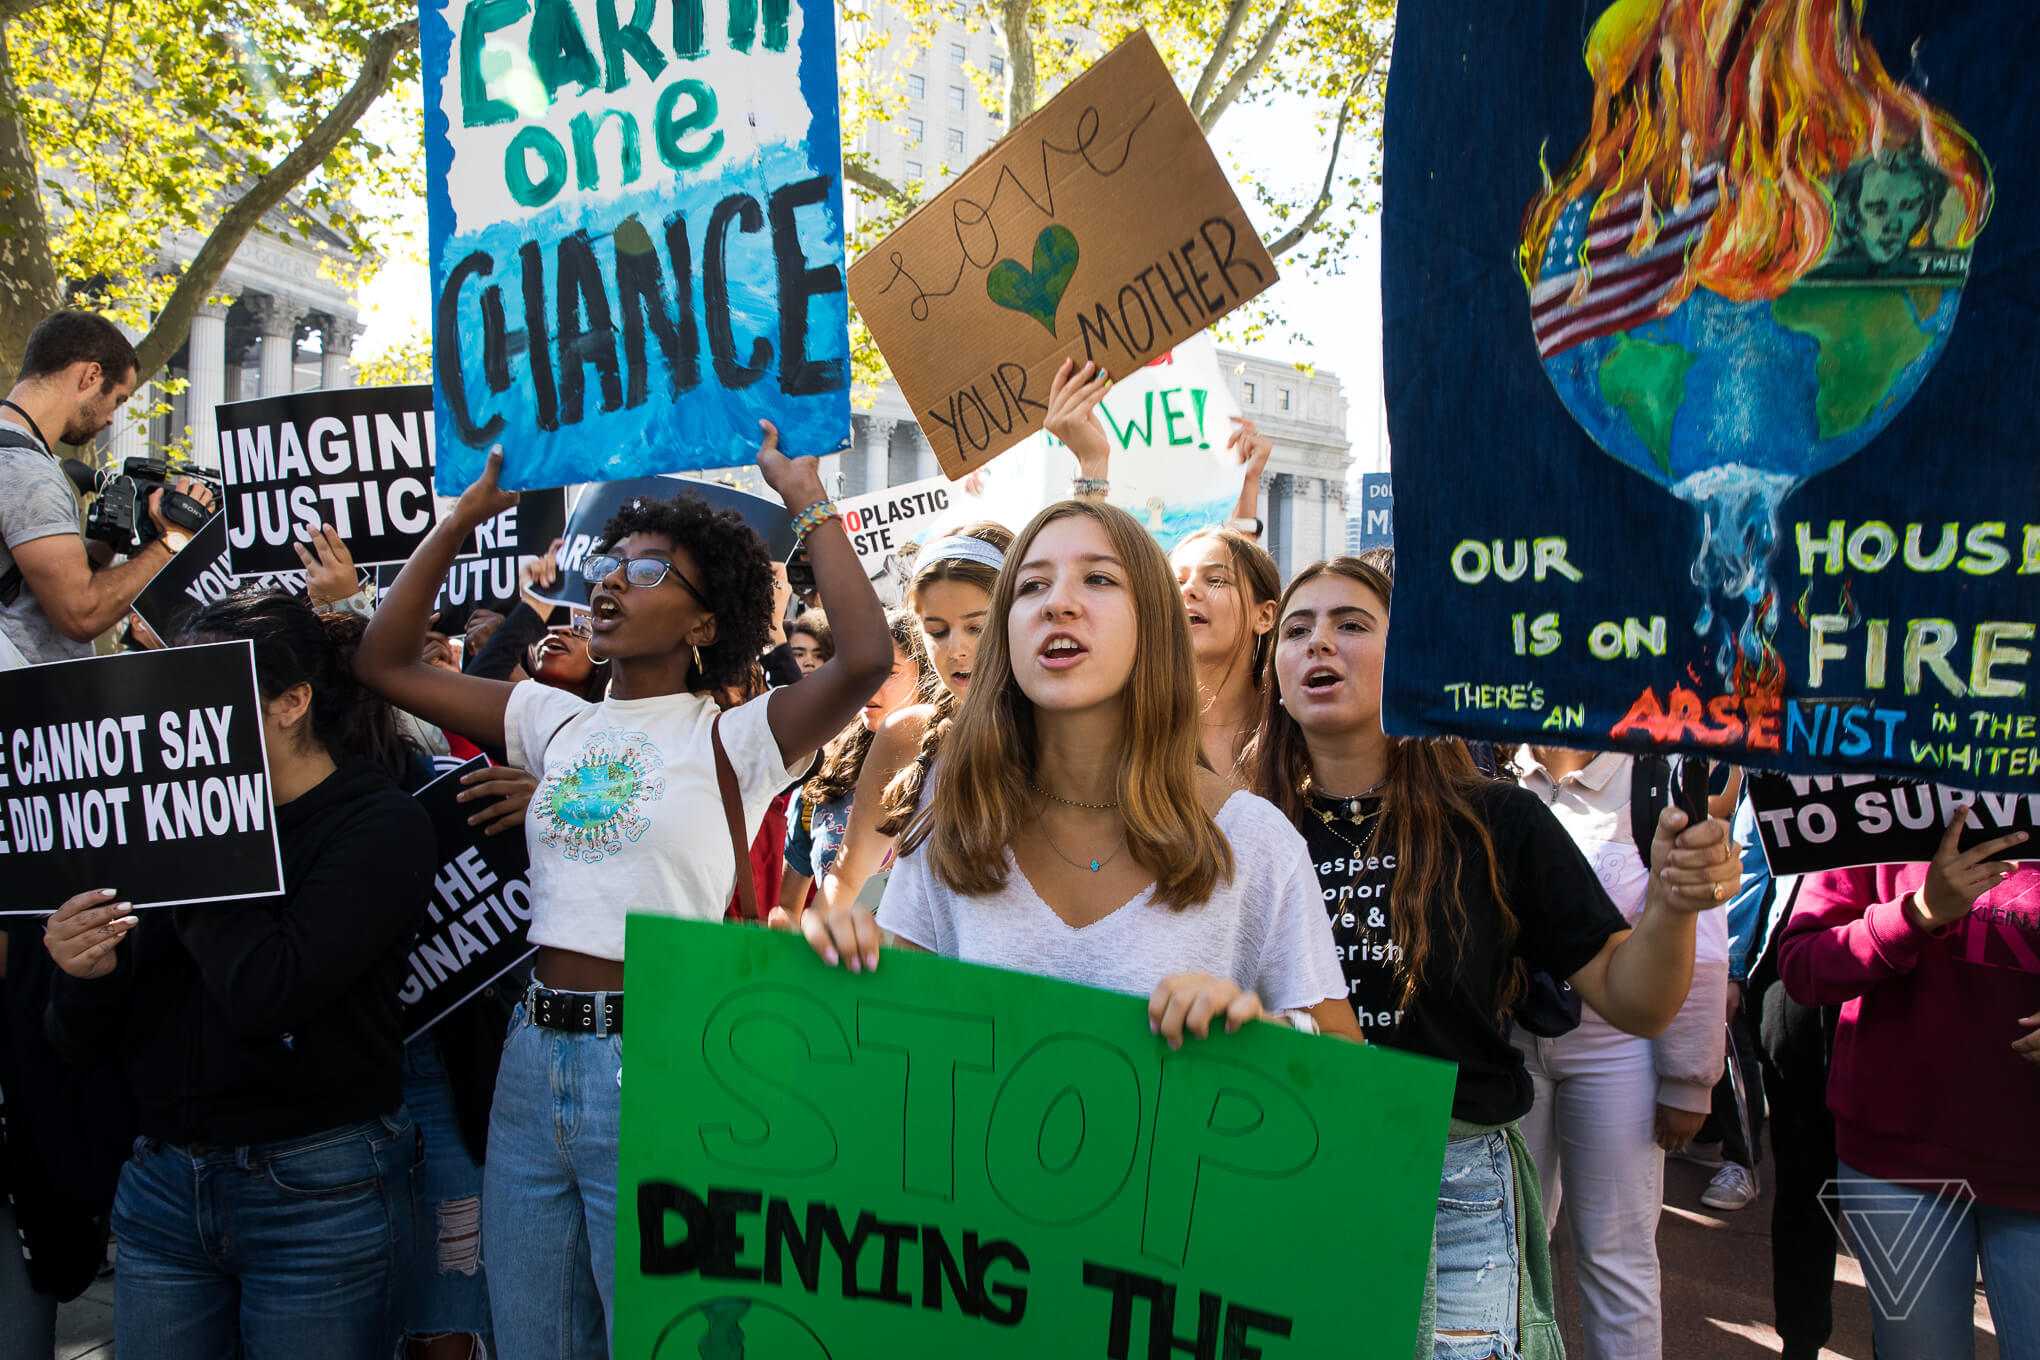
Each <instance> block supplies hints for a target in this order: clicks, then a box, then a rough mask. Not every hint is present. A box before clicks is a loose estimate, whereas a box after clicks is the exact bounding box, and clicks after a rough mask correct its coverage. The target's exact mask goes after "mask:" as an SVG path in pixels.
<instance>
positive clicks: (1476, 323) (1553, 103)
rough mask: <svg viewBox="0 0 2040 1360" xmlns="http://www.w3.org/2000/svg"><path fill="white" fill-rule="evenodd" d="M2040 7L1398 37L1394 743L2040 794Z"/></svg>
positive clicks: (1887, 9)
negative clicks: (1404, 639) (2037, 200)
mask: <svg viewBox="0 0 2040 1360" xmlns="http://www.w3.org/2000/svg"><path fill="white" fill-rule="evenodd" d="M2036 13H2040V12H2036V11H2034V10H2032V8H2031V7H2030V6H2027V5H2023V4H2019V3H2015V2H2012V0H1980V2H1979V3H1976V4H1971V5H1963V6H1946V5H1940V4H1934V3H1929V2H1928V0H1615V2H1614V3H1597V2H1590V3H1589V4H1588V6H1587V13H1586V24H1585V26H1584V28H1582V25H1581V15H1580V12H1579V7H1578V6H1572V5H1559V4H1555V3H1553V4H1545V5H1541V6H1531V5H1522V6H1508V7H1497V6H1492V5H1488V4H1484V3H1480V2H1479V0H1437V2H1436V3H1427V4H1426V5H1424V6H1423V7H1421V8H1420V9H1418V10H1416V11H1415V12H1405V13H1404V14H1403V15H1402V16H1401V22H1400V23H1399V26H1398V32H1397V45H1396V54H1395V68H1394V72H1393V76H1392V81H1391V90H1390V98H1389V110H1388V120H1389V131H1388V136H1387V139H1386V145H1387V148H1388V153H1387V155H1388V159H1387V165H1386V179H1385V201H1386V204H1387V206H1388V210H1389V211H1388V213H1387V215H1386V219H1385V220H1386V223H1387V226H1386V230H1385V233H1384V267H1383V295H1384V303H1385V311H1386V318H1385V336H1386V343H1387V350H1388V353H1387V390H1388V392H1389V394H1390V396H1389V420H1390V433H1391V436H1392V439H1393V446H1394V452H1395V462H1396V464H1397V470H1398V471H1399V472H1401V471H1403V470H1405V469H1407V470H1408V471H1409V474H1410V475H1408V476H1398V477H1397V478H1396V483H1397V486H1396V489H1397V491H1398V493H1399V494H1398V495H1397V497H1396V501H1395V537H1396V542H1397V545H1398V547H1399V549H1400V550H1401V563H1400V565H1401V568H1402V570H1401V572H1400V573H1399V574H1400V576H1401V580H1400V581H1399V582H1398V595H1399V597H1400V598H1399V599H1398V601H1397V604H1398V606H1399V610H1398V612H1402V613H1407V612H1411V607H1412V605H1414V611H1413V612H1415V613H1416V614H1418V615H1419V616H1423V617H1454V618H1460V619H1464V620H1466V621H1467V624H1468V626H1467V627H1466V628H1465V629H1463V630H1456V631H1455V644H1454V646H1453V647H1452V648H1451V649H1425V648H1412V647H1410V646H1408V645H1407V644H1405V645H1404V646H1401V647H1398V648H1397V649H1396V650H1395V652H1394V653H1393V655H1392V656H1391V659H1390V662H1389V689H1388V695H1387V716H1388V720H1389V722H1390V724H1391V726H1392V727H1394V728H1395V729H1397V730H1400V731H1421V732H1437V731H1454V732H1461V733H1465V734H1467V735H1473V736H1481V737H1491V738H1501V739H1508V738H1516V739H1528V738H1530V737H1532V736H1533V735H1534V736H1535V738H1536V739H1538V740H1542V741H1550V742H1553V743H1559V744H1568V745H1585V746H1603V747H1606V746H1615V747H1631V748H1659V749H1672V748H1676V749H1683V750H1690V751H1700V752H1706V753H1712V754H1717V755H1721V756H1725V757H1730V758H1734V759H1737V760H1740V761H1744V762H1747V763H1750V764H1755V765H1762V766H1770V767H1774V768H1779V769H1784V770H1802V771H1819V770H1823V769H1834V768H1841V767H1850V768H1859V769H1865V770H1876V771H1882V772H1886V773H1892V774H1904V773H1926V774H1943V775H1945V774H1946V773H1947V772H1948V771H1951V770H1952V771H1956V772H1959V774H1960V776H1961V781H1962V782H1965V783H1969V784H1972V785H1974V786H1977V787H1991V786H1999V787H2002V786H2006V785H2010V784H2016V783H2019V782H2020V781H2027V782H2030V781H2031V780H2032V779H2033V778H2034V777H2035V775H2036V774H2040V716H2036V705H2035V704H2034V703H2033V701H2032V699H2031V697H2030V696H2031V694H2032V682H2033V681H2034V679H2035V678H2036V677H2035V675H2034V664H2033V654H2032V653H2033V645H2032V644H2033V638H2034V632H2035V623H2034V618H2035V611H2034V609H2033V607H2032V601H2033V594H2034V588H2035V586H2036V584H2040V583H2036V581H2035V579H2034V578H2035V576H2036V574H2040V513H2036V511H2040V473H2036V466H2040V465H2036V462H2035V460H2034V459H2033V457H2032V455H2031V452H2030V427H2031V424H2032V397H2031V393H2032V390H2033V385H2034V381H2035V378H2036V376H2040V375H2036V372H2035V370H2036V367H2040V363H2036V360H2040V324H2036V317H2035V310H2034V304H2033V298H2034V296H2035V294H2034V284H2035V281H2036V272H2040V264H2036V261H2040V241H2036V237H2040V232H2036V225H2040V205H2035V204H2034V203H2032V202H2031V200H2030V194H2031V192H2032V191H2031V188H2030V180H2031V176H2030V175H2028V174H2027V173H2026V169H2025V168H2026V166H2027V164H2028V162H2029V160H2030V158H2031V155H2032V153H2033V151H2034V149H2035V146H2036V141H2040V136H2036V133H2040V101H2036V99H2035V97H2034V95H2033V94H2032V92H2031V91H2030V90H2029V89H2028V83H2029V82H2028V81H2027V79H2026V66H2027V64H2028V62H2027V60H2026V59H2023V58H2022V57H2021V56H2020V53H2021V52H2022V51H2023V52H2027V53H2030V50H2031V46H2030V44H2031V43H2032V42H2033V41H2034V40H2035V39H2036V38H2040V19H2036ZM1583 32H1584V34H1585V50H1584V58H1585V60H1584V64H1582V61H1581V57H1582V50H1581V35H1582V33H1583ZM1504 70H1506V71H1508V72H1510V75H1509V77H1508V79H1507V80H1506V81H1502V80H1496V79H1494V78H1493V75H1494V73H1498V72H1501V71H1504ZM1512 256H1513V259H1512V258H1511V257H1512ZM1512 266H1513V267H1512ZM1469 373H1471V374H1478V375H1480V381H1479V382H1477V383H1474V384H1468V383H1467V382H1465V380H1464V375H1466V374H1469Z"/></svg>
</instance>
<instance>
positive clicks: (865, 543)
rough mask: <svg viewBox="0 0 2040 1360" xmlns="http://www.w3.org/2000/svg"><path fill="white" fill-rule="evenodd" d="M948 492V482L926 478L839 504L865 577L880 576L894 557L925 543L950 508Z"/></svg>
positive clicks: (846, 529) (853, 497)
mask: <svg viewBox="0 0 2040 1360" xmlns="http://www.w3.org/2000/svg"><path fill="white" fill-rule="evenodd" d="M949 493H950V487H949V483H948V481H947V480H946V479H944V478H941V477H927V478H924V479H922V480H921V481H918V482H908V483H907V484H906V485H905V486H894V487H887V488H886V489H885V490H884V491H874V492H872V493H871V494H870V495H868V496H852V497H850V498H849V499H848V500H844V501H841V502H839V503H838V508H840V509H841V510H842V512H843V529H844V531H845V532H846V533H848V534H849V535H850V546H851V547H853V548H855V549H856V550H857V560H858V562H859V563H860V564H862V566H863V567H864V572H865V574H866V575H867V576H872V577H876V576H878V575H879V573H881V572H883V571H884V570H885V569H886V561H887V559H889V558H890V557H892V556H893V554H895V553H897V552H898V551H899V550H900V549H901V548H904V547H906V546H907V545H908V544H910V543H919V542H921V541H923V539H925V538H926V536H927V533H928V530H929V529H930V528H932V527H933V526H934V525H935V524H937V523H939V522H940V521H941V520H942V518H943V514H944V512H945V511H947V510H948V509H949V506H950V494H949Z"/></svg>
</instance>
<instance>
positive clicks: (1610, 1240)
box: [1515, 1010, 1665, 1360]
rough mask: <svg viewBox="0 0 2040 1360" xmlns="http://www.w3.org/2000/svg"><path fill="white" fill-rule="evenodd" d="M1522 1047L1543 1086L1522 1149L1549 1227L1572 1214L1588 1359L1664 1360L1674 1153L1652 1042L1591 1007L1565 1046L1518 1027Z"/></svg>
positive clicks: (1569, 1220) (1538, 1083) (1538, 1090)
mask: <svg viewBox="0 0 2040 1360" xmlns="http://www.w3.org/2000/svg"><path fill="white" fill-rule="evenodd" d="M1515 1043H1516V1048H1517V1050H1518V1051H1519V1052H1521V1053H1522V1054H1523V1059H1524V1062H1525V1063H1526V1064H1527V1065H1528V1067H1529V1069H1530V1079H1531V1082H1532V1084H1533V1085H1534V1086H1535V1088H1536V1098H1535V1103H1534V1104H1532V1106H1531V1107H1530V1113H1529V1114H1527V1115H1525V1116H1524V1117H1523V1141H1524V1142H1525V1143H1527V1144H1528V1145H1529V1148H1530V1156H1531V1158H1532V1159H1533V1160H1534V1161H1536V1163H1537V1181H1538V1186H1539V1188H1540V1189H1541V1190H1542V1191H1543V1192H1544V1217H1545V1227H1546V1229H1547V1230H1548V1229H1553V1228H1556V1227H1557V1226H1558V1215H1559V1210H1560V1208H1561V1207H1563V1209H1564V1211H1565V1215H1566V1222H1567V1223H1568V1224H1569V1225H1570V1226H1571V1228H1572V1240H1573V1258H1574V1262H1575V1273H1576V1275H1577V1277H1578V1280H1579V1289H1580V1318H1581V1322H1582V1324H1583V1327H1582V1330H1583V1331H1584V1332H1585V1333H1586V1357H1587V1360H1659V1357H1660V1355H1661V1354H1662V1352H1663V1348H1664V1318H1663V1312H1662V1308H1661V1303H1660V1299H1661V1290H1660V1288H1659V1276H1658V1255H1657V1229H1658V1215H1659V1213H1660V1211H1661V1210H1662V1209H1663V1207H1664V1198H1665V1154H1664V1149H1663V1148H1660V1147H1659V1146H1658V1145H1657V1141H1656V1138H1655V1123H1656V1118H1657V1088H1658V1079H1657V1070H1656V1067H1655V1065H1654V1063H1653V1062H1652V1058H1651V1042H1650V1040H1648V1039H1639V1038H1637V1037H1636V1036H1635V1035H1633V1034H1624V1033H1623V1032H1622V1031H1621V1030H1618V1029H1616V1028H1615V1027H1614V1026H1613V1025H1610V1024H1609V1023H1608V1022H1607V1021H1605V1020H1603V1019H1601V1017H1600V1016H1598V1015H1595V1014H1594V1013H1593V1011H1591V1010H1588V1011H1587V1012H1586V1013H1585V1014H1584V1015H1583V1016H1582V1017H1581V1019H1580V1027H1579V1028H1578V1029H1576V1030H1574V1031H1573V1032H1572V1033H1570V1034H1568V1035H1566V1036H1565V1037H1563V1038H1560V1039H1539V1038H1536V1037H1535V1036H1533V1035H1528V1034H1524V1033H1522V1032H1521V1031H1520V1030H1519V1031H1518V1032H1517V1033H1516V1036H1515Z"/></svg>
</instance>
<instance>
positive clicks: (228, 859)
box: [0, 642, 283, 915]
mask: <svg viewBox="0 0 2040 1360" xmlns="http://www.w3.org/2000/svg"><path fill="white" fill-rule="evenodd" d="M91 888H112V889H114V890H115V891H116V892H118V893H119V894H120V895H121V899H122V900H125V901H128V902H132V903H134V905H135V906H137V907H162V906H173V905H175V904H177V903H182V902H231V901H238V900H240V899H242V898H249V897H273V896H275V895H276V894H278V893H280V892H282V891H283V859H282V855H281V852H280V851H279V850H278V848H277V843H276V820H275V813H274V810H273V809H272V808H271V807H270V803H269V757H268V751H267V749H266V748H265V746H264V745H263V740H262V702H261V698H260V696H259V694H258V692H257V689H256V684H255V647H254V644H253V643H249V642H215V643H208V644H206V645H204V646H199V647H178V648H172V649H168V650H164V651H154V652H125V653H122V654H120V655H117V656H102V657H86V658H83V659H81V660H77V661H52V662H50V663H48V664H47V665H42V666H27V667H24V668H22V669H20V670H13V671H6V672H0V914H7V915H20V914H40V913H47V912H52V911H55V910H56V909H57V908H58V907H61V906H63V905H64V901H65V899H66V898H69V897H72V896H74V895H76V894H78V893H81V892H84V891H86V890H88V889H91Z"/></svg>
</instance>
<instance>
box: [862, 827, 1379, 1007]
mask: <svg viewBox="0 0 2040 1360" xmlns="http://www.w3.org/2000/svg"><path fill="white" fill-rule="evenodd" d="M1217 821H1218V829H1219V830H1220V831H1222V832H1224V833H1225V837H1226V839H1227V840H1228V841H1230V842H1232V851H1233V862H1234V868H1233V876H1232V878H1231V880H1230V881H1229V882H1224V883H1221V884H1219V886H1218V887H1217V889H1216V890H1214V891H1213V892H1212V894H1211V896H1210V897H1209V898H1208V899H1206V900H1205V901H1204V902H1202V903H1199V904H1198V905H1196V906H1192V907H1186V908H1184V909H1183V910H1181V911H1172V910H1170V909H1169V908H1168V907H1167V906H1165V905H1162V904H1160V903H1158V902H1156V901H1154V889H1153V885H1149V886H1148V887H1147V888H1143V889H1142V890H1141V891H1140V892H1139V893H1138V894H1137V895H1135V896H1134V897H1133V898H1132V899H1130V900H1129V901H1127V902H1126V903H1125V905H1123V906H1121V907H1119V908H1118V909H1117V910H1116V911H1114V912H1113V913H1112V914H1111V915H1109V916H1106V917H1104V918H1102V919H1101V920H1097V921H1094V922H1092V923H1091V924H1090V925H1087V926H1083V927H1076V926H1072V925H1070V924H1069V923H1068V922H1067V921H1065V920H1063V919H1062V917H1060V916H1058V915H1056V914H1055V909H1054V908H1052V907H1050V906H1049V905H1048V903H1046V902H1044V901H1043V900H1042V899H1041V895H1040V894H1039V893H1037V892H1036V891H1035V890H1034V886H1033V885H1032V884H1031V883H1029V882H1028V881H1027V875H1026V874H1025V873H1023V872H1021V869H1020V866H1019V865H1018V864H1017V863H1016V862H1015V861H1014V859H1013V852H1012V851H1011V850H1010V849H1009V850H1008V851H1007V852H1006V886H1005V887H1004V888H1003V889H1002V890H1000V891H999V892H996V893H993V894H991V895H989V896H985V897H969V896H965V895H964V894H962V893H959V892H957V891H956V890H955V889H953V888H951V887H950V886H949V885H948V884H946V883H944V882H942V881H941V880H940V879H939V878H937V877H936V876H935V873H934V870H933V869H932V868H931V867H930V865H929V861H928V855H927V853H926V847H925V846H924V847H922V848H921V849H919V850H917V851H916V852H915V853H913V854H911V855H903V856H901V857H900V858H899V860H898V861H897V862H896V863H895V864H894V866H893V871H892V879H891V881H890V882H888V883H887V884H886V889H885V897H884V900H883V901H881V902H880V903H879V908H878V923H879V925H881V926H883V927H884V928H885V929H887V930H889V931H891V932H892V933H893V934H895V935H897V936H899V937H900V938H901V939H903V940H907V941H909V942H910V943H913V944H917V945H919V946H920V947H921V948H923V949H926V950H928V951H930V952H931V953H936V954H941V955H943V956H944V957H947V958H952V959H962V960H964V961H966V962H969V963H984V964H990V965H992V966H993V967H995V968H1007V969H1011V970H1013V971H1015V972H1022V973H1036V974H1040V975H1042V976H1044V977H1053V978H1061V979H1062V980H1063V981H1065V982H1079V983H1083V984H1084V985H1085V986H1089V987H1100V988H1104V989H1105V990H1107V991H1114V992H1125V993H1127V994H1129V995H1133V996H1143V997H1144V996H1148V995H1150V994H1152V993H1153V991H1154V989H1155V987H1156V985H1157V984H1158V983H1160V982H1161V980H1162V979H1163V978H1166V977H1169V976H1171V975H1172V974H1176V973H1210V974H1211V975H1213V976H1214V977H1223V978H1230V979H1232V980H1233V981H1234V982H1236V983H1238V984H1239V985H1240V986H1241V987H1244V988H1247V989H1249V990H1251V991H1253V992H1255V993H1257V994H1258V995H1259V996H1260V998H1261V1005H1262V1006H1263V1008H1265V1009H1266V1010H1268V1011H1270V1012H1274V1011H1298V1010H1308V1009H1309V1008H1310V1007H1312V1006H1315V1005H1317V1004H1318V1003H1319V1002H1321V1001H1330V1000H1335V999H1336V1000H1344V999H1345V996H1346V976H1345V973H1344V972H1343V971H1342V969H1341V968H1340V965H1339V956H1338V952H1337V948H1336V946H1335V945H1334V944H1333V942H1332V927H1331V918H1329V917H1328V916H1326V915H1325V909H1324V901H1323V899H1322V898H1321V897H1320V896H1319V892H1318V883H1317V874H1316V872H1315V871H1314V870H1313V869H1312V867H1311V859H1310V848H1309V846H1308V845H1306V844H1305V842H1304V839H1303V837H1302V836H1300V835H1298V834H1297V831H1296V828H1295V827H1293V826H1291V825H1290V824H1289V822H1288V821H1287V819H1285V818H1284V817H1283V816H1282V813H1281V812H1280V811H1279V810H1277V808H1276V807H1275V805H1274V804H1272V803H1270V802H1268V801H1267V800H1266V799H1263V798H1257V797H1255V796H1254V795H1253V794H1250V793H1244V792H1242V793H1235V794H1233V796H1232V797H1231V798H1229V799H1227V800H1226V804H1225V806H1224V807H1223V808H1221V809H1219V813H1218V818H1217Z"/></svg>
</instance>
